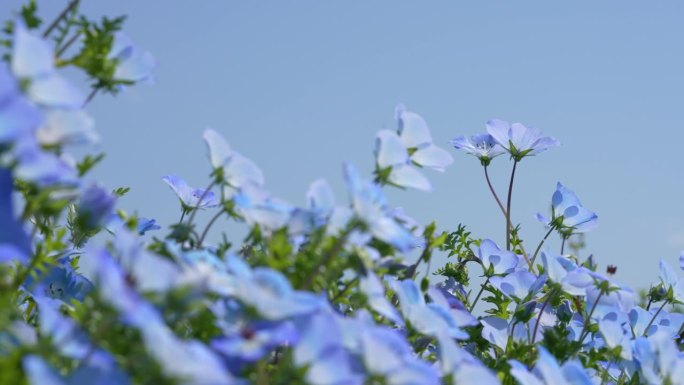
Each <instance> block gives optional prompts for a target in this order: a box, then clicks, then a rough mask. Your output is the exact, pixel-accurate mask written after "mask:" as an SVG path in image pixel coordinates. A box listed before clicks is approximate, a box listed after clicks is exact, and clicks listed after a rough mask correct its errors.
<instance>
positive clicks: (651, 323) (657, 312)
mask: <svg viewBox="0 0 684 385" xmlns="http://www.w3.org/2000/svg"><path fill="white" fill-rule="evenodd" d="M668 303H670V301H668V300H665V301H664V302H663V304H662V305H661V306H660V307H659V308H658V311H656V313H655V314H654V315H653V318H651V322H649V323H648V325H646V328H644V334H643V336H644V337H647V336H646V333H648V328H650V327H651V325H653V322H655V320H656V318H658V314H660V312H661V311H662V310H663V308H664V307H665V305H667V304H668Z"/></svg>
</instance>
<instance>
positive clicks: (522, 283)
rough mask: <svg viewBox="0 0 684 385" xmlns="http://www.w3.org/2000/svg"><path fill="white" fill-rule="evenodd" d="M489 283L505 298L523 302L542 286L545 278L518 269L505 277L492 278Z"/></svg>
mask: <svg viewBox="0 0 684 385" xmlns="http://www.w3.org/2000/svg"><path fill="white" fill-rule="evenodd" d="M489 282H491V284H492V285H493V286H494V287H496V288H497V289H499V290H500V291H501V292H502V293H504V294H505V295H506V296H508V297H511V298H513V299H515V300H516V301H518V302H524V301H526V300H527V299H528V298H529V297H530V296H533V295H534V294H536V293H537V292H538V291H539V290H540V289H541V288H542V286H544V283H545V282H546V276H545V275H542V276H540V277H537V276H536V275H534V274H532V273H530V272H529V271H527V270H525V269H519V270H516V271H514V272H512V273H511V274H508V275H507V276H505V277H492V278H491V279H490V281H489Z"/></svg>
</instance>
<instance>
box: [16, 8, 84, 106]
mask: <svg viewBox="0 0 684 385" xmlns="http://www.w3.org/2000/svg"><path fill="white" fill-rule="evenodd" d="M53 52H54V50H53V48H52V47H51V46H50V43H49V42H48V41H46V40H44V39H42V38H40V37H38V36H35V35H34V34H32V33H31V32H29V31H28V30H27V29H26V26H25V25H24V23H23V22H22V21H20V20H16V21H15V22H14V36H13V39H12V61H11V66H12V72H14V75H15V76H16V77H17V78H19V79H20V80H22V81H23V80H26V81H28V82H29V83H28V88H27V94H28V97H29V98H30V99H31V100H32V101H33V102H34V103H36V104H38V105H39V106H41V107H58V108H80V107H81V105H82V104H83V102H84V101H85V98H84V96H83V94H82V93H81V92H80V91H79V90H78V89H76V88H75V87H74V86H73V85H72V84H71V83H69V81H67V80H66V79H65V78H63V77H62V76H60V75H59V74H58V73H57V69H56V68H55V64H54V53H53Z"/></svg>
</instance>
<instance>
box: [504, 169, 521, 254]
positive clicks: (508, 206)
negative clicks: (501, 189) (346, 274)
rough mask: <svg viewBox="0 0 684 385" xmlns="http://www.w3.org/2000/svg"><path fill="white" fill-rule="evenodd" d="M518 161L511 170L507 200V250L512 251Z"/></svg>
mask: <svg viewBox="0 0 684 385" xmlns="http://www.w3.org/2000/svg"><path fill="white" fill-rule="evenodd" d="M517 165H518V161H517V160H514V161H513V170H511V180H510V182H509V183H508V199H507V200H506V250H511V198H512V197H513V181H514V180H515V169H516V166H517Z"/></svg>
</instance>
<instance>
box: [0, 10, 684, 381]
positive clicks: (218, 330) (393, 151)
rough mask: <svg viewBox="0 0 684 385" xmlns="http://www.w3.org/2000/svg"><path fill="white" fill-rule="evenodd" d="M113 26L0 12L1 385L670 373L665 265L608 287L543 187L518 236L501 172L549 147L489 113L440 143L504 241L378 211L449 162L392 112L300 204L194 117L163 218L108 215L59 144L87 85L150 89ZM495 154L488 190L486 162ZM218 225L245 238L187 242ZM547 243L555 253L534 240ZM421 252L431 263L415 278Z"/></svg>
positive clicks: (678, 341)
mask: <svg viewBox="0 0 684 385" xmlns="http://www.w3.org/2000/svg"><path fill="white" fill-rule="evenodd" d="M121 22H122V19H113V20H109V19H104V20H103V21H102V23H101V24H98V23H94V22H90V21H88V20H87V19H85V18H84V17H79V15H78V2H72V3H70V5H69V8H67V10H65V12H63V13H62V14H61V15H60V16H59V17H58V18H57V20H55V21H54V22H53V23H52V24H51V25H50V26H49V27H48V28H47V29H46V30H45V31H44V32H43V33H40V32H39V30H38V29H39V27H40V24H41V23H40V19H39V18H38V16H37V13H36V6H35V3H33V2H31V3H30V4H29V5H27V6H26V7H24V8H23V9H22V12H21V13H20V16H18V17H17V18H15V19H14V20H12V21H11V22H10V23H9V24H8V25H9V26H10V27H9V28H8V29H7V32H8V35H7V40H6V44H4V45H5V46H7V47H8V48H7V52H6V55H5V59H6V60H4V61H2V62H0V309H2V310H0V383H2V384H25V383H26V384H31V385H46V384H47V385H62V384H65V385H66V384H68V385H75V384H92V385H127V384H196V385H222V384H246V383H254V384H312V385H347V384H349V385H352V384H387V385H414V384H415V385H418V384H421V385H422V384H427V385H429V384H455V385H461V384H474V383H477V384H481V385H489V384H516V383H517V384H521V385H539V384H547V385H550V384H578V385H584V384H641V383H643V384H684V354H683V353H681V352H680V349H682V346H683V345H682V343H683V341H682V340H683V339H684V335H683V334H682V331H683V329H684V315H682V313H681V312H678V311H677V310H678V306H679V305H680V304H682V303H684V278H679V276H678V274H677V272H676V271H675V269H673V268H672V267H671V266H669V265H668V264H667V263H665V262H661V265H660V282H659V283H657V284H655V285H653V286H652V287H651V288H650V290H648V291H645V292H643V293H636V292H634V291H633V290H631V289H629V288H627V287H624V286H622V285H620V284H619V283H617V282H615V281H614V280H613V275H614V273H615V270H616V267H614V266H608V267H607V268H606V269H605V271H606V272H605V273H602V272H601V271H602V270H599V268H598V265H597V263H596V261H594V260H593V257H591V256H590V257H588V258H586V259H582V258H580V257H579V250H580V249H581V245H580V243H581V242H578V241H577V240H578V239H580V238H578V237H581V236H582V234H583V233H585V232H588V231H590V230H592V229H594V228H595V227H596V226H597V224H598V219H597V216H596V214H595V213H594V212H593V211H590V210H589V209H587V208H586V207H584V206H583V205H582V204H581V202H580V200H579V199H578V197H577V196H576V194H575V193H574V192H573V191H571V190H570V189H568V188H567V187H565V186H564V185H562V184H561V183H558V185H557V186H556V190H555V191H554V192H553V194H552V196H551V205H550V206H551V213H550V218H549V217H548V216H545V215H543V214H537V218H538V219H539V221H540V222H541V223H542V225H543V226H544V227H545V228H546V229H547V233H546V235H545V237H544V238H543V239H542V240H540V242H539V243H538V244H536V243H532V245H533V247H531V248H527V249H526V248H525V246H526V245H528V244H527V243H525V242H523V240H522V239H521V237H520V228H519V226H516V225H514V220H513V218H511V202H512V198H511V197H512V190H513V186H514V177H515V172H516V168H517V166H518V163H520V162H521V161H522V160H523V159H525V158H528V157H531V156H535V155H537V154H540V153H542V152H544V151H546V150H548V149H551V148H553V147H556V146H558V145H559V142H558V141H557V140H556V139H554V138H551V137H547V136H543V134H542V133H541V132H540V131H539V130H538V129H535V128H530V127H526V126H524V125H522V124H520V123H513V124H510V123H508V122H505V121H502V120H491V121H489V122H487V124H486V129H487V132H486V133H484V134H479V135H475V136H472V137H464V136H460V137H457V138H455V139H453V141H452V144H453V146H454V147H455V148H456V149H462V150H464V151H466V152H467V153H468V154H471V155H474V156H475V157H477V158H478V159H479V160H480V163H481V165H482V166H483V168H484V173H485V179H486V182H487V183H488V185H489V187H490V189H491V192H492V195H493V198H494V200H495V201H496V203H497V204H498V206H499V208H500V210H501V213H502V219H503V220H502V222H503V223H504V224H505V227H504V226H502V230H505V231H502V233H505V236H506V245H503V244H501V245H497V243H496V242H494V241H493V240H492V239H489V238H478V237H474V236H472V234H471V233H470V232H468V231H466V228H465V227H464V226H460V227H459V228H458V229H457V230H456V231H453V232H449V231H438V230H437V228H436V225H435V224H434V223H432V224H429V225H426V226H423V225H421V224H419V223H418V222H417V221H416V220H414V219H413V218H411V217H410V216H409V215H407V214H406V213H405V212H404V211H403V210H402V209H401V208H398V207H393V206H391V205H390V204H389V202H388V201H387V199H386V197H385V194H384V189H385V188H388V187H398V188H415V189H418V190H424V191H429V190H431V188H432V186H431V183H430V181H429V179H428V177H427V176H426V175H425V174H424V169H426V168H431V169H434V170H437V171H445V169H446V168H447V167H448V166H449V165H451V164H452V163H453V162H454V159H453V158H452V156H451V155H450V153H449V152H447V151H446V150H444V149H442V148H440V147H439V146H438V145H436V144H435V143H433V140H432V137H431V135H430V130H429V128H428V125H427V123H426V122H425V120H424V119H423V118H422V117H421V116H420V115H418V114H416V113H415V112H411V111H409V110H408V109H407V108H406V107H404V106H399V107H397V109H396V111H395V117H396V121H397V128H396V129H395V130H389V129H383V130H380V131H379V132H378V133H377V135H376V142H375V159H376V164H375V166H376V167H375V172H374V175H373V177H372V178H367V177H365V176H364V175H362V174H361V173H360V172H359V170H358V169H357V168H356V167H355V166H354V165H352V164H350V163H344V165H343V178H344V181H345V184H346V189H347V191H346V193H347V195H348V200H346V201H345V202H340V201H339V200H338V199H336V197H335V194H334V193H333V190H332V188H331V187H330V185H329V184H328V183H327V182H326V180H324V179H320V180H316V181H314V182H313V183H311V185H310V187H309V189H308V191H307V193H306V202H307V204H306V206H304V207H300V206H297V205H293V204H291V203H289V202H287V201H285V200H283V199H280V198H278V197H276V196H274V195H272V194H271V192H270V191H269V190H268V188H267V186H266V182H265V177H264V175H263V173H262V171H261V170H260V169H259V167H258V166H257V165H256V164H255V163H254V162H253V161H252V160H250V159H248V158H247V157H245V156H244V155H242V154H241V153H239V152H237V151H235V150H234V149H233V148H232V147H231V146H230V145H229V144H228V142H227V141H226V139H225V138H224V137H223V136H222V135H221V134H220V133H219V132H218V131H216V130H214V129H207V130H206V131H205V132H204V135H203V139H204V141H205V143H206V146H207V155H208V158H209V162H208V167H207V169H208V172H207V175H208V178H207V186H206V187H205V188H195V187H191V186H189V185H188V184H187V183H186V182H185V181H184V180H183V179H182V178H180V177H179V176H176V175H167V176H164V177H162V181H163V182H165V183H166V184H167V185H168V186H169V187H170V188H171V191H172V192H173V193H175V194H176V195H177V197H178V199H179V206H180V214H181V215H180V220H179V221H178V223H174V224H171V225H169V226H167V227H166V229H168V234H167V235H165V236H162V235H159V236H156V237H155V236H153V234H159V233H160V232H161V231H160V230H162V226H161V225H159V224H157V223H156V221H155V220H153V219H148V218H143V217H137V216H135V215H128V214H127V213H125V212H123V211H121V210H117V209H116V201H117V197H118V196H121V195H123V194H125V193H126V191H127V189H125V188H118V189H113V190H112V189H107V188H105V187H103V186H101V185H98V184H96V183H92V182H90V181H88V179H87V174H88V171H89V170H90V169H91V168H92V167H94V166H95V165H96V163H97V162H98V161H99V160H100V159H101V156H86V157H85V158H83V159H81V160H79V161H77V160H76V159H75V157H74V156H73V155H71V153H70V152H69V150H70V149H71V148H72V146H75V145H78V146H87V145H89V144H91V143H93V142H94V141H96V140H97V133H96V131H95V130H94V121H93V119H92V118H91V117H90V116H89V115H88V114H87V112H86V111H85V110H84V108H85V107H86V106H87V104H88V101H89V100H91V99H92V98H93V97H94V96H95V95H96V94H97V93H98V92H108V93H116V92H119V91H122V90H124V89H125V88H126V87H129V86H132V85H134V84H136V83H141V82H147V81H150V80H151V79H153V73H154V68H155V66H156V62H155V60H154V58H153V57H152V56H151V55H150V54H149V53H147V52H146V51H144V50H142V49H140V48H139V47H137V46H135V45H134V44H133V43H132V42H131V41H130V39H128V38H127V37H126V36H125V35H124V34H123V32H121V31H120V27H121ZM79 45H80V46H79ZM68 52H73V53H71V54H68ZM69 55H71V56H69ZM68 66H73V67H76V68H78V69H81V70H83V71H84V72H85V73H86V75H87V76H88V77H89V78H90V79H91V80H93V82H92V91H91V93H90V96H85V95H84V94H82V93H81V92H80V90H79V89H78V87H77V86H75V85H74V84H73V83H72V82H71V81H69V80H68V79H67V78H65V77H64V76H63V75H62V74H61V68H63V67H68ZM86 148H87V147H86ZM506 154H507V155H508V156H509V157H510V159H511V161H512V163H513V168H512V172H511V178H510V183H509V189H508V194H507V195H506V197H505V198H506V199H505V200H502V199H501V198H500V196H499V195H498V194H497V192H496V191H495V189H494V188H493V187H492V184H491V182H490V180H489V174H488V172H487V170H488V167H489V166H490V164H491V162H492V161H493V160H494V159H495V158H497V157H499V156H500V155H506ZM201 212H202V213H201ZM200 213H201V214H200ZM204 214H211V215H212V217H211V219H210V220H209V221H207V224H206V225H205V226H204V227H203V228H202V227H200V226H199V225H198V224H197V221H196V218H197V215H204ZM219 219H228V220H232V221H235V222H237V223H240V224H242V225H244V226H245V227H247V228H248V235H247V236H246V237H245V238H244V239H242V240H237V243H236V244H234V243H232V242H236V240H234V239H231V240H229V239H228V238H227V236H224V237H223V238H222V240H216V239H208V238H207V234H208V232H209V230H210V228H212V227H213V226H215V225H216V224H217V223H218V222H217V220H219ZM152 231H156V233H152V234H148V232H152ZM552 234H557V235H558V236H560V238H561V240H562V246H561V249H560V250H559V251H558V252H557V251H555V250H551V249H550V248H548V247H546V246H545V241H546V240H547V239H548V237H549V236H551V235H552ZM566 243H567V244H568V248H569V249H571V252H566V250H565V248H566V247H565V246H566ZM435 253H443V254H446V255H448V259H447V263H446V265H444V266H442V267H440V268H439V269H438V270H437V271H436V272H435V273H434V274H433V275H432V277H431V278H430V279H428V278H427V277H425V278H422V279H419V278H418V271H419V268H420V267H421V266H422V264H429V263H430V260H431V258H432V256H433V254H435ZM411 255H414V257H413V258H410V257H409V256H411ZM680 261H681V267H682V268H683V269H684V255H683V256H682V257H681V258H680ZM472 269H474V270H475V272H476V273H475V275H479V276H480V277H481V278H482V282H481V284H479V285H473V284H472V283H471V282H470V278H471V277H472V274H471V273H470V270H472ZM478 273H480V274H478Z"/></svg>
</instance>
